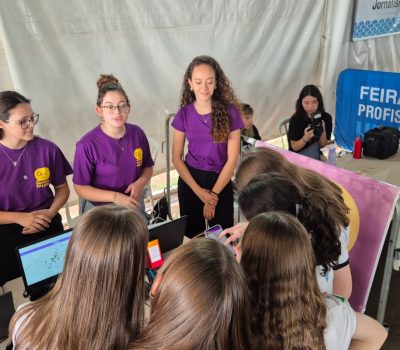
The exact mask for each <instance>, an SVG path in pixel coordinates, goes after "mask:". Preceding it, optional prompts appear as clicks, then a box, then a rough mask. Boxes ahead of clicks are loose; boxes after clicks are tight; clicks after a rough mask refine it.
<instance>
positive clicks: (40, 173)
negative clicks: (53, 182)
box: [34, 168, 50, 181]
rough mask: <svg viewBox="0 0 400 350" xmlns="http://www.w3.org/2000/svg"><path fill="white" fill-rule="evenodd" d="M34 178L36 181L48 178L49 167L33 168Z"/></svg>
mask: <svg viewBox="0 0 400 350" xmlns="http://www.w3.org/2000/svg"><path fill="white" fill-rule="evenodd" d="M34 175H35V179H36V180H37V181H46V180H48V179H49V178H50V169H49V168H37V169H36V170H35V174H34Z"/></svg>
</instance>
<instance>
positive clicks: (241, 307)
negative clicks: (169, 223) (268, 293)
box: [130, 238, 253, 350]
mask: <svg viewBox="0 0 400 350" xmlns="http://www.w3.org/2000/svg"><path fill="white" fill-rule="evenodd" d="M151 296H152V298H153V299H152V302H151V310H150V320H149V323H148V325H147V327H146V328H145V330H144V331H143V332H142V334H141V335H140V337H139V339H138V340H137V341H136V342H135V343H133V344H132V345H131V347H130V349H131V350H139V349H140V350H145V349H157V350H170V349H174V350H230V349H235V350H250V349H253V347H252V344H251V339H252V336H251V333H250V328H249V323H250V322H249V321H250V319H249V315H250V309H249V300H248V290H247V286H246V279H245V276H244V274H243V270H242V268H241V266H240V265H239V264H238V263H237V262H236V261H235V258H234V256H233V254H232V253H231V252H229V251H228V249H226V247H224V246H223V245H222V244H220V243H219V242H217V241H215V240H212V239H209V238H194V239H192V240H190V241H189V242H188V243H185V244H184V245H182V246H181V247H179V248H177V249H176V250H175V251H174V252H173V253H172V254H171V256H170V257H168V259H167V260H166V262H165V264H164V265H163V267H162V268H161V270H160V271H159V272H158V274H157V277H156V280H155V281H154V284H153V286H152V290H151Z"/></svg>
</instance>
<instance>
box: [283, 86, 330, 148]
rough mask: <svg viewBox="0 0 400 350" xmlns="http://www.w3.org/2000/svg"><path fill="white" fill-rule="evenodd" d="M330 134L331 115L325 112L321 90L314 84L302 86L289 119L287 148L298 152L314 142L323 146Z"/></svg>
mask: <svg viewBox="0 0 400 350" xmlns="http://www.w3.org/2000/svg"><path fill="white" fill-rule="evenodd" d="M316 117H318V118H316ZM314 118H316V119H320V121H317V120H314ZM331 134H332V117H331V115H330V114H328V113H326V112H325V107H324V101H323V99H322V95H321V92H320V91H319V89H318V88H317V87H316V86H315V85H306V86H304V87H303V89H302V90H301V92H300V95H299V98H298V99H297V101H296V112H295V113H294V114H293V116H292V117H291V118H290V121H289V130H288V142H289V150H290V151H294V152H299V151H301V150H303V149H304V148H306V147H308V146H310V145H311V144H313V143H315V142H318V143H319V147H320V148H323V147H325V146H326V145H327V142H328V140H330V139H331Z"/></svg>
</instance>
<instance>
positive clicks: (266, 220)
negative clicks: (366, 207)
mask: <svg viewBox="0 0 400 350" xmlns="http://www.w3.org/2000/svg"><path fill="white" fill-rule="evenodd" d="M237 253H238V259H239V260H240V264H241V265H242V267H243V269H244V271H245V273H246V277H247V281H248V285H249V288H250V295H251V306H252V322H251V327H252V330H253V333H254V335H255V339H256V345H255V348H256V349H269V350H283V349H285V350H292V349H312V350H314V349H315V350H317V349H327V350H343V349H353V350H354V349H363V350H367V349H371V350H372V349H379V348H380V346H381V345H382V344H383V343H384V341H385V339H386V336H387V333H386V331H385V329H384V328H383V327H382V326H381V325H380V324H379V323H378V322H376V321H375V320H373V319H372V318H370V317H368V316H366V315H363V314H361V313H356V312H354V311H353V310H352V309H351V307H350V305H349V303H348V302H347V300H346V299H344V298H342V297H338V296H334V295H322V294H321V292H320V291H319V288H318V284H317V281H316V277H315V273H314V266H315V261H314V253H313V249H312V245H311V241H310V235H309V234H308V232H307V231H306V230H305V228H304V227H303V226H302V225H301V223H300V222H299V221H298V220H297V219H296V218H295V217H294V216H292V215H290V214H287V213H282V212H268V213H262V214H259V215H257V216H255V217H254V218H253V219H252V220H251V221H250V223H249V225H248V227H247V229H246V231H245V233H244V236H243V240H242V243H241V250H237ZM349 346H350V347H349Z"/></svg>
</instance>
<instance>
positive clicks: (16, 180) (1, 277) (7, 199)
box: [0, 91, 72, 286]
mask: <svg viewBox="0 0 400 350" xmlns="http://www.w3.org/2000/svg"><path fill="white" fill-rule="evenodd" d="M38 120H39V115H38V114H36V113H34V112H33V110H32V107H31V105H30V101H29V100H28V99H27V98H26V97H24V96H22V95H21V94H19V93H18V92H15V91H3V92H0V286H1V285H3V284H4V283H5V282H7V281H9V280H12V279H14V278H16V277H19V276H20V272H19V268H18V263H17V260H16V255H15V247H17V246H19V245H22V244H25V243H28V242H31V241H34V240H37V239H40V238H43V237H45V236H48V235H49V234H52V233H57V232H60V231H62V230H63V225H62V222H61V216H60V214H59V213H58V211H59V210H60V208H61V207H62V206H63V205H64V204H65V202H66V201H67V199H68V196H69V188H68V184H67V182H66V176H67V175H69V174H72V169H71V166H70V165H69V163H68V161H67V160H66V159H65V157H64V155H63V154H62V152H61V151H60V149H59V148H58V147H57V146H56V145H55V144H54V143H52V142H50V141H48V140H45V139H42V138H40V137H37V136H34V134H33V131H34V127H35V125H36V123H37V122H38ZM50 185H51V186H53V188H54V194H53V191H52V189H51V188H50Z"/></svg>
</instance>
